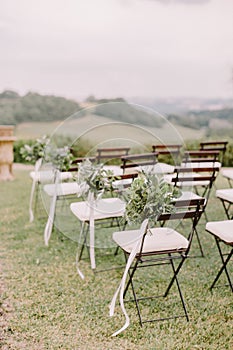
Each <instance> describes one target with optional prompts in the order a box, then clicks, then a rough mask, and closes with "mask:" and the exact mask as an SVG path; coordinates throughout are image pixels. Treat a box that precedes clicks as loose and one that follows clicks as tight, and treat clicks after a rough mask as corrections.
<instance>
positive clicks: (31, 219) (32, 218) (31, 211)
mask: <svg viewBox="0 0 233 350" xmlns="http://www.w3.org/2000/svg"><path fill="white" fill-rule="evenodd" d="M36 177H37V175H36V174H35V178H34V179H33V181H32V188H31V194H30V201H29V221H30V222H33V220H34V214H33V210H32V205H33V197H34V192H35V188H36V182H37V179H36Z"/></svg>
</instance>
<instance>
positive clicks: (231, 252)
mask: <svg viewBox="0 0 233 350" xmlns="http://www.w3.org/2000/svg"><path fill="white" fill-rule="evenodd" d="M215 240H216V244H217V247H218V251H219V254H220V257H221V260H222V264H223V265H222V267H221V269H220V270H219V272H218V274H217V276H216V277H215V280H214V282H213V283H212V285H211V287H210V290H211V289H213V288H214V286H215V284H216V282H217V281H218V279H219V277H220V276H221V274H222V272H223V271H225V273H226V276H227V280H228V283H229V286H230V287H231V290H232V292H233V285H232V282H231V279H230V276H229V273H228V271H227V267H226V266H227V263H228V261H229V260H230V259H231V257H232V255H233V248H232V249H231V251H230V253H229V254H228V256H227V258H226V259H225V260H224V257H223V253H222V251H221V247H220V243H219V240H218V239H217V238H215Z"/></svg>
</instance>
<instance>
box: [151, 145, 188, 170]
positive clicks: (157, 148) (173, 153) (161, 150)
mask: <svg viewBox="0 0 233 350" xmlns="http://www.w3.org/2000/svg"><path fill="white" fill-rule="evenodd" d="M181 149H182V145H173V144H169V145H152V152H156V153H157V154H158V160H159V161H160V157H163V156H166V157H169V161H170V162H171V163H172V164H176V165H178V162H180V156H181Z"/></svg>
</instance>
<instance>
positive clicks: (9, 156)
mask: <svg viewBox="0 0 233 350" xmlns="http://www.w3.org/2000/svg"><path fill="white" fill-rule="evenodd" d="M13 131H14V126H13V125H0V181H7V180H13V179H14V177H13V173H12V165H13V161H14V152H13V143H14V141H15V140H16V137H14V136H13Z"/></svg>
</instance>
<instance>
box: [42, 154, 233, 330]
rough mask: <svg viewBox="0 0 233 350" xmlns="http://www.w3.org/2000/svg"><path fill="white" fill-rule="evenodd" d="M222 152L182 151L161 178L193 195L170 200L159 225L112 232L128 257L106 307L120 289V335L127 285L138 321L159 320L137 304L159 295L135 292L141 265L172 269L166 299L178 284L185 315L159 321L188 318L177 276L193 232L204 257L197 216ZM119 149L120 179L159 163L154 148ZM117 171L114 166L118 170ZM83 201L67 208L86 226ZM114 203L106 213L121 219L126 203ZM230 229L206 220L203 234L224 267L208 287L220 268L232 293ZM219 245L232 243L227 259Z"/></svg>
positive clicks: (227, 223)
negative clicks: (212, 242)
mask: <svg viewBox="0 0 233 350" xmlns="http://www.w3.org/2000/svg"><path fill="white" fill-rule="evenodd" d="M180 149H181V148H179V151H180ZM121 150H122V149H121ZM104 151H105V152H106V149H104ZM125 151H126V150H125ZM222 151H223V154H224V150H216V149H214V150H212V149H208V150H196V151H190V152H187V153H184V154H183V158H182V161H181V163H180V164H179V165H178V166H177V165H173V169H172V170H173V171H171V172H170V174H169V171H167V173H166V176H165V179H166V180H167V181H168V182H170V183H172V184H173V185H174V186H177V187H180V188H182V189H184V188H186V189H189V188H190V189H195V193H192V192H191V191H188V190H186V191H185V194H184V195H182V196H181V198H180V199H179V200H178V201H176V202H175V203H174V205H175V207H176V211H175V212H174V213H172V214H162V215H161V216H160V217H159V219H158V221H159V222H161V223H162V226H161V227H155V228H149V229H148V222H147V220H146V221H145V222H143V224H142V226H141V229H140V230H125V228H124V227H123V229H122V230H119V231H116V232H114V234H113V241H114V242H115V244H116V245H117V247H119V248H121V249H122V250H123V252H124V254H125V257H126V268H125V271H124V273H123V276H122V280H121V282H120V285H119V288H117V291H116V293H115V294H114V297H113V300H112V303H111V308H110V314H111V315H113V312H114V306H115V302H116V298H117V295H118V293H120V303H121V306H122V310H123V312H124V314H125V315H126V323H125V325H124V326H123V327H122V328H121V329H120V330H118V331H117V332H115V333H114V335H117V334H119V333H120V332H121V331H122V330H124V329H125V328H126V327H127V326H128V324H129V319H128V316H127V313H126V310H125V307H124V300H125V296H126V295H127V294H128V290H129V287H131V289H132V293H133V300H134V302H135V304H136V308H137V312H138V317H139V321H140V324H141V325H142V324H143V323H145V322H153V321H155V320H157V319H144V318H143V316H142V312H141V307H140V303H141V301H142V300H145V299H151V298H155V297H157V296H152V297H148V296H146V297H145V296H142V297H140V296H138V293H137V291H136V288H135V282H134V281H135V275H136V272H137V271H138V269H140V268H142V267H149V268H151V266H154V265H160V266H161V265H162V264H165V265H169V266H170V267H171V269H172V273H173V274H172V278H171V280H170V281H169V282H168V285H167V288H166V290H165V292H164V293H163V294H162V297H164V298H165V297H167V296H168V294H169V293H170V290H171V288H172V286H173V285H174V284H175V285H176V286H177V290H178V295H179V298H180V301H181V305H182V308H183V313H182V314H181V315H169V316H168V317H161V318H159V319H169V318H173V317H175V318H176V317H185V318H186V319H187V321H188V320H189V316H188V312H187V307H186V304H185V301H184V297H183V294H182V291H181V287H180V283H179V280H178V274H179V272H180V270H181V268H182V266H183V264H184V262H185V260H186V259H187V258H188V257H189V252H190V248H191V244H192V241H193V237H194V235H196V236H197V238H198V242H199V246H200V250H201V253H202V255H204V254H203V250H202V247H201V244H200V238H199V236H198V229H197V226H198V222H199V220H200V218H201V216H202V215H203V214H204V215H205V214H206V205H207V202H208V199H209V196H210V191H211V189H212V188H213V185H214V183H215V180H216V177H217V175H218V172H219V170H220V168H221V161H220V158H219V156H220V152H222ZM107 152H109V153H108V156H109V154H110V152H113V149H111V150H109V149H108V151H107ZM116 152H118V153H116ZM119 152H120V149H119V148H118V149H117V151H116V150H115V155H118V156H117V159H119V157H120V159H121V161H122V164H121V166H120V169H122V172H121V179H122V180H130V181H133V179H134V178H135V177H137V171H138V170H139V169H143V170H148V169H149V170H152V169H154V167H156V165H157V164H158V154H157V153H156V152H157V151H156V149H153V152H151V153H149V154H139V155H130V154H129V149H128V151H127V152H128V153H127V154H124V155H123V156H122V155H121V154H120V153H119ZM164 152H166V150H164ZM179 154H180V153H179ZM176 155H177V153H176ZM147 156H148V158H147ZM101 157H103V153H102V154H101V153H100V154H99V156H98V162H102V161H103V159H105V160H107V159H109V158H108V157H107V155H106V156H105V157H103V158H101ZM101 159H102V160H101ZM221 159H222V158H221ZM82 160H83V159H79V160H77V163H78V162H79V161H82ZM93 160H94V158H93ZM169 165H170V164H169ZM150 167H151V168H150ZM115 169H116V170H117V168H115ZM118 169H119V168H118ZM160 169H161V168H160ZM157 170H158V169H157ZM161 172H162V171H161ZM164 172H165V171H164ZM133 174H134V175H133ZM116 175H117V174H116ZM118 175H119V174H118ZM127 183H128V182H127ZM71 184H72V183H71ZM52 185H54V184H48V185H45V186H44V190H45V191H46V190H47V191H48V189H49V188H50V189H52V188H54V187H48V186H52ZM64 185H67V186H71V185H70V183H64ZM46 186H47V187H46ZM59 186H61V187H60V193H59V191H58V189H59V188H58V187H57V188H56V191H58V192H57V193H56V196H57V199H58V198H59V195H60V196H61V197H62V196H63V195H64V194H65V195H67V194H68V193H67V192H66V193H65V192H64V188H65V187H63V183H59ZM76 186H77V184H76ZM67 188H68V187H67ZM200 188H201V189H203V191H202V192H199V190H200ZM219 191H220V190H219ZM74 192H75V194H76V193H77V188H76V190H75V191H74ZM47 193H48V192H47ZM216 194H217V191H216ZM50 196H54V192H53V191H51V192H50ZM106 200H107V199H103V202H101V203H100V204H99V205H100V206H101V205H102V204H103V205H107V206H109V202H106ZM104 201H105V202H106V203H105V202H104ZM115 203H116V202H115ZM83 204H85V203H83V202H77V203H72V204H71V207H70V208H71V211H72V212H73V214H74V215H75V216H76V217H77V218H78V219H79V220H80V221H81V222H82V223H83V225H82V228H84V224H88V225H90V222H89V215H86V216H85V215H81V214H82V210H80V206H81V207H82V205H83ZM118 204H119V207H118V211H117V215H115V212H114V211H112V212H111V215H109V218H111V219H112V218H113V217H114V218H115V217H121V216H122V215H123V213H124V203H118ZM82 208H83V207H82ZM228 212H229V209H228ZM80 213H81V214H80ZM85 214H86V212H85ZM118 214H119V215H118ZM96 215H97V216H96V217H95V218H94V219H95V220H102V219H106V216H105V215H104V217H99V216H98V215H99V212H98V211H96ZM186 219H190V220H189V221H188V223H189V226H190V227H189V231H188V226H186V225H185V226H184V220H185V222H186ZM206 219H207V217H206ZM177 220H178V221H179V224H178V225H177V226H176V228H175V229H174V228H172V227H170V225H169V224H170V223H171V221H177ZM166 223H168V225H166ZM87 228H88V226H87ZM232 228H233V225H232V220H227V221H223V222H217V223H214V222H207V224H206V230H207V232H210V233H211V234H212V235H213V236H214V237H215V240H216V244H217V247H218V250H219V253H220V257H221V261H222V267H221V268H220V270H219V272H218V274H217V276H216V278H215V280H214V282H213V284H212V285H211V289H212V288H213V287H214V286H215V285H216V283H217V281H218V280H219V278H220V276H221V274H222V272H223V271H225V273H226V276H227V279H228V282H229V285H230V287H231V290H232V291H233V289H232V283H231V280H230V275H229V272H228V270H227V264H228V263H229V261H230V259H231V257H232V254H233V248H232V247H233V238H232ZM183 229H185V233H186V234H183V233H182V231H183ZM187 233H188V234H187ZM82 235H83V244H82V247H81V251H80V253H79V256H78V257H77V259H78V261H80V259H81V257H82V253H83V249H84V247H85V244H86V239H87V230H85V233H84V231H82ZM221 244H227V245H228V246H230V247H231V251H230V252H229V253H228V254H227V257H226V258H224V254H223V252H222V249H221ZM127 276H128V280H127Z"/></svg>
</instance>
